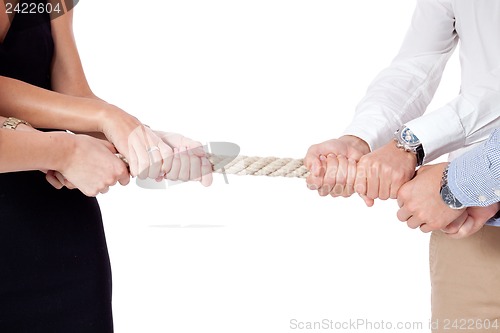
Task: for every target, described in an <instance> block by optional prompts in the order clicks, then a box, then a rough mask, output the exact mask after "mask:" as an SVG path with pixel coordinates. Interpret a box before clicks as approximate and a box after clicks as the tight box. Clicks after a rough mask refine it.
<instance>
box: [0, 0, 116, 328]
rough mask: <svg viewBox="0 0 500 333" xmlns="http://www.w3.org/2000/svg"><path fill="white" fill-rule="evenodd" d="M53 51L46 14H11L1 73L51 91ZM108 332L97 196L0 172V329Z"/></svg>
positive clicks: (37, 177)
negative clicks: (88, 195)
mask: <svg viewBox="0 0 500 333" xmlns="http://www.w3.org/2000/svg"><path fill="white" fill-rule="evenodd" d="M21 2H23V1H21ZM53 48H54V45H53V40H52V35H51V28H50V20H49V17H48V15H46V14H22V13H16V15H15V17H14V20H13V22H12V25H11V27H10V30H9V32H8V34H7V36H6V38H5V40H4V42H3V43H0V75H1V76H7V77H11V78H15V79H18V80H22V81H25V82H27V83H30V84H32V85H36V86H39V87H42V88H45V89H50V88H51V87H50V67H51V62H52V57H53ZM0 89H1V86H0ZM1 102H2V101H0V103H1ZM6 116H8V115H6ZM47 153H50V152H47ZM0 158H9V157H8V156H0ZM112 331H113V324H112V312H111V269H110V264H109V257H108V252H107V247H106V240H105V236H104V230H103V225H102V219H101V213H100V210H99V206H98V204H97V201H96V199H95V198H88V197H86V196H84V195H83V194H82V193H81V192H80V191H78V190H68V189H62V190H56V189H54V188H53V187H52V186H51V185H50V184H49V183H47V181H46V180H45V175H44V174H43V173H42V172H38V171H37V172H17V173H6V174H0V332H5V333H11V332H29V333H33V332H50V333H59V332H64V333H69V332H71V333H77V332H99V333H108V332H112Z"/></svg>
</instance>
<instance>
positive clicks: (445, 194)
mask: <svg viewBox="0 0 500 333" xmlns="http://www.w3.org/2000/svg"><path fill="white" fill-rule="evenodd" d="M441 198H442V199H443V201H444V203H445V204H446V205H447V206H448V207H450V208H453V209H461V208H462V207H463V205H462V203H461V202H460V201H458V199H457V198H455V196H454V195H453V193H451V191H450V188H449V187H448V186H443V187H442V188H441Z"/></svg>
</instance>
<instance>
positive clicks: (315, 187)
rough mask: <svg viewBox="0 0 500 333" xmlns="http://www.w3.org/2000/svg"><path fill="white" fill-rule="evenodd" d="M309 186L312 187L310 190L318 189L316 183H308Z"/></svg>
mask: <svg viewBox="0 0 500 333" xmlns="http://www.w3.org/2000/svg"><path fill="white" fill-rule="evenodd" d="M307 187H308V188H309V189H310V190H313V191H316V190H317V189H318V186H316V185H314V184H307Z"/></svg>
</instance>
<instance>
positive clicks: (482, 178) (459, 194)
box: [448, 128, 500, 227]
mask: <svg viewBox="0 0 500 333" xmlns="http://www.w3.org/2000/svg"><path fill="white" fill-rule="evenodd" d="M448 186H449V188H450V190H451V192H452V193H453V195H454V196H455V197H456V198H457V199H458V200H459V201H460V202H461V203H463V204H464V205H465V206H467V207H471V206H478V207H485V206H489V205H492V204H494V203H497V202H499V201H500V128H497V129H496V130H495V131H494V132H493V133H492V134H491V135H490V137H489V138H488V140H486V141H485V142H484V143H483V144H482V145H481V146H479V147H477V148H475V149H474V150H472V151H470V152H468V153H466V154H464V155H462V156H460V157H458V158H457V159H455V160H453V161H452V162H451V164H450V166H449V169H448ZM487 224H489V225H494V226H498V227H500V217H498V214H497V215H496V218H493V219H491V220H490V221H488V223H487Z"/></svg>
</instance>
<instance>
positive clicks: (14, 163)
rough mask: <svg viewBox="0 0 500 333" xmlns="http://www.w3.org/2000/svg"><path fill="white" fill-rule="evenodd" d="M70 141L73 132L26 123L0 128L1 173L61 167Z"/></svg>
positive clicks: (68, 151)
mask: <svg viewBox="0 0 500 333" xmlns="http://www.w3.org/2000/svg"><path fill="white" fill-rule="evenodd" d="M72 144H73V138H72V135H71V134H68V133H64V132H40V131H37V130H33V129H31V130H30V129H28V128H27V126H25V125H19V126H18V129H16V130H11V129H0V156H2V158H0V173H5V172H16V171H31V170H60V169H61V168H62V167H63V164H62V163H64V160H65V158H66V157H67V156H68V155H69V154H70V153H71V150H72Z"/></svg>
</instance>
